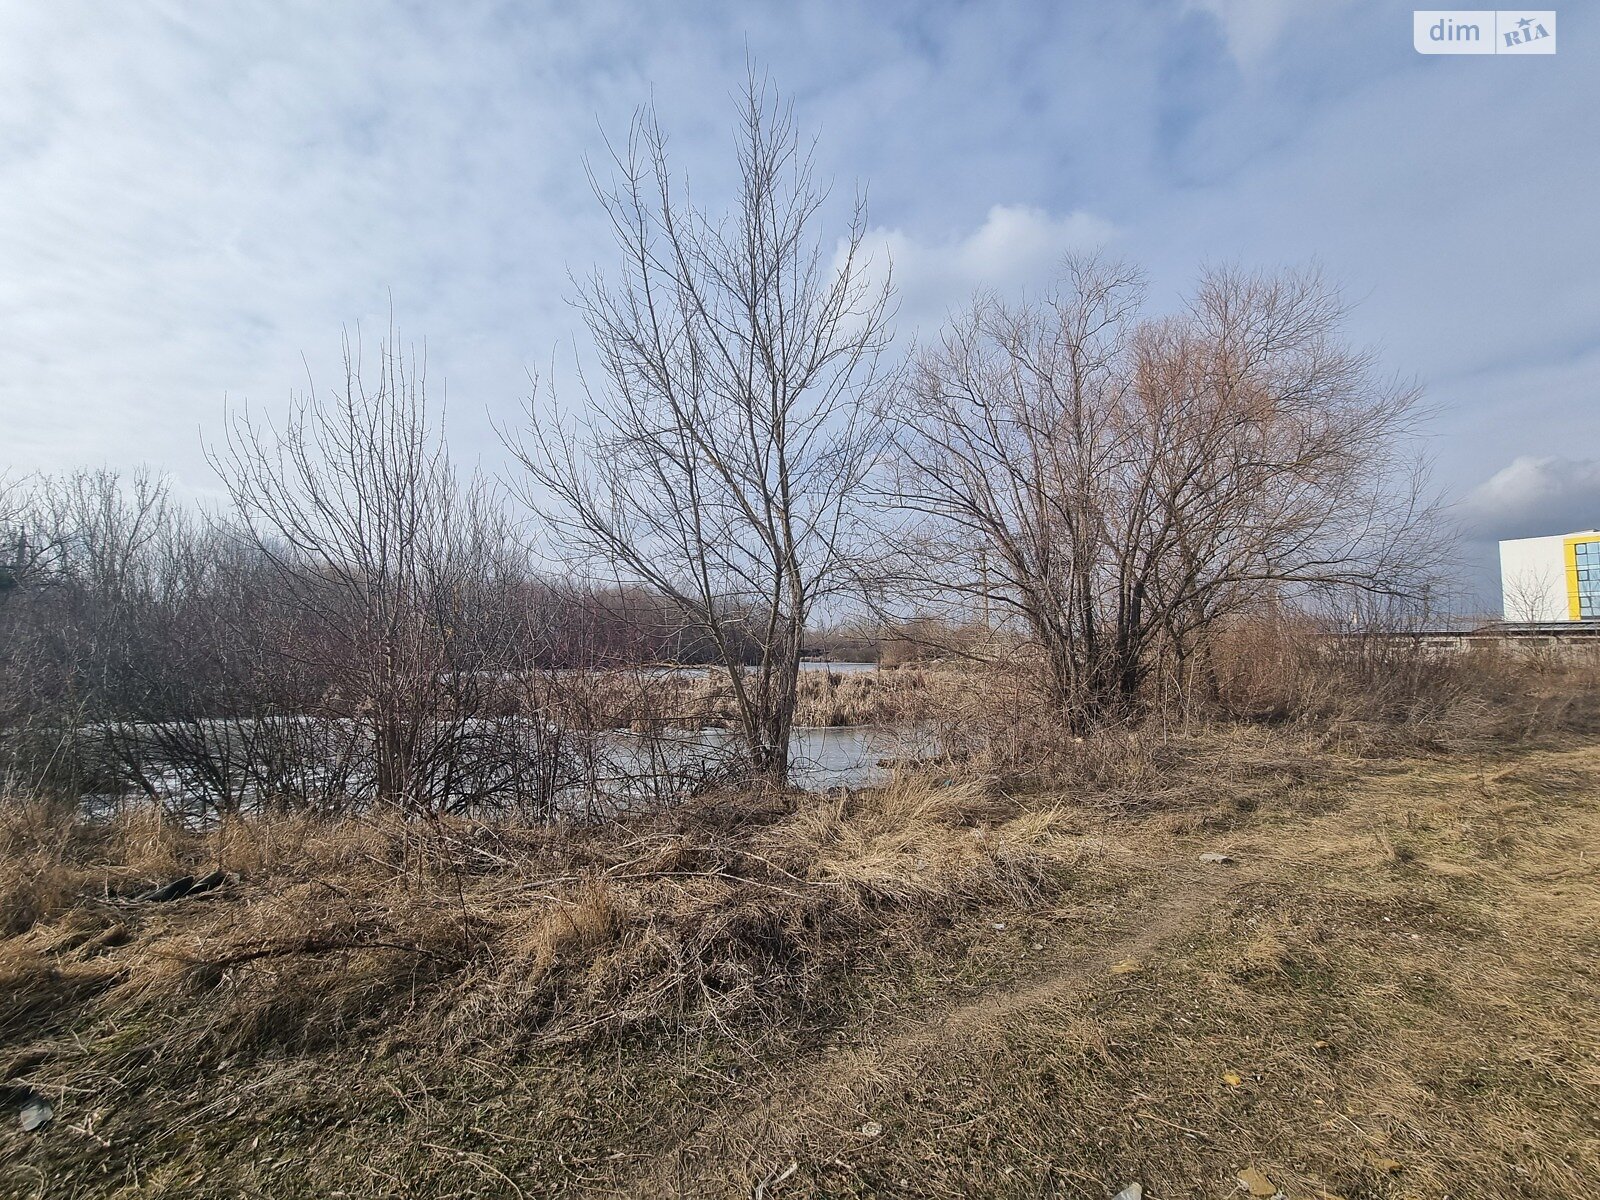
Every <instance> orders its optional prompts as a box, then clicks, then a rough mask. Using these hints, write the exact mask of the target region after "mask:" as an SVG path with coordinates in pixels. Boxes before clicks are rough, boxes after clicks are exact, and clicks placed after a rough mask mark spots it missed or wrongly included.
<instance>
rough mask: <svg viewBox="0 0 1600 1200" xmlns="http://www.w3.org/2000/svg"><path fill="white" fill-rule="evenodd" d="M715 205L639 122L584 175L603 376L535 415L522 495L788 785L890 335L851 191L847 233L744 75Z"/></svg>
mask: <svg viewBox="0 0 1600 1200" xmlns="http://www.w3.org/2000/svg"><path fill="white" fill-rule="evenodd" d="M738 117H739V125H738V168H739V189H738V196H737V199H736V201H735V203H734V205H733V208H732V211H731V212H730V213H728V214H727V215H726V216H713V215H711V214H709V213H708V212H706V211H705V210H704V209H701V208H699V207H697V206H696V205H695V204H694V203H693V202H692V201H691V200H690V199H689V198H688V196H687V194H686V192H685V191H684V190H683V189H682V188H680V185H679V183H678V181H677V180H676V179H675V178H674V176H673V175H672V173H671V171H670V169H669V165H668V158H667V139H666V135H665V134H664V133H663V131H662V129H661V127H660V125H659V124H658V122H657V119H656V115H655V113H654V111H653V110H649V109H646V110H644V111H642V112H641V113H640V114H639V115H638V116H636V118H635V120H634V122H633V125H632V127H631V129H630V131H629V136H628V140H627V145H626V147H625V148H623V149H622V150H620V151H614V152H613V155H612V158H613V163H614V167H615V174H614V177H613V178H612V180H611V181H609V182H601V181H600V180H599V179H597V178H596V177H595V176H594V174H593V173H592V172H591V183H592V184H593V186H594V190H595V194H596V196H597V198H598V199H599V201H600V203H601V205H602V207H603V208H604V210H605V212H606V215H607V216H608V218H609V219H610V223H611V227H612V231H613V233H614V235H615V238H616V243H617V246H618V249H619V250H620V251H621V262H620V268H619V270H618V272H617V274H616V275H615V276H607V275H605V274H603V273H599V272H597V273H596V274H595V275H593V276H592V277H591V278H590V279H589V280H588V282H587V284H586V285H585V286H583V288H582V289H581V292H580V295H579V297H578V300H577V306H578V308H579V311H580V312H581V313H582V315H583V318H584V321H585V323H586V324H587V326H588V329H589V332H590V335H591V336H592V338H593V342H594V348H595V354H596V357H597V359H598V362H599V366H600V373H601V377H602V380H603V381H602V382H596V381H593V380H591V379H589V378H587V377H585V378H583V383H582V391H583V396H584V399H585V400H586V402H587V403H586V406H585V411H584V412H583V413H582V414H581V415H579V416H577V417H576V418H575V419H563V418H562V417H561V416H560V415H559V413H558V412H557V411H556V410H555V409H554V408H553V407H550V406H546V407H544V408H543V409H538V408H531V410H530V417H531V422H530V424H531V428H530V430H529V432H528V433H527V435H526V436H524V437H522V438H520V439H518V440H517V441H515V442H514V443H513V446H512V448H513V450H514V451H515V453H516V454H517V457H518V458H519V459H520V460H521V463H522V465H523V467H524V468H525V469H526V475H525V479H524V484H525V486H524V487H523V489H522V490H523V492H524V495H525V497H526V498H527V500H528V502H529V503H530V504H531V505H532V506H533V507H534V508H535V509H536V510H537V511H539V512H540V513H541V514H543V515H544V516H545V517H546V518H547V519H548V521H549V522H550V523H552V524H553V525H554V526H555V528H556V529H557V530H558V531H559V532H560V534H561V535H562V537H563V541H564V545H565V548H566V551H567V552H568V553H569V554H570V555H571V556H572V558H573V559H575V560H577V561H579V562H581V563H583V564H585V565H586V566H587V567H588V568H589V569H590V570H591V571H592V572H593V573H594V574H595V575H596V576H600V577H607V578H610V579H612V580H614V581H616V582H620V583H623V584H632V585H637V586H643V587H645V588H647V589H649V590H651V591H653V592H656V593H658V594H659V595H660V596H661V597H663V598H665V599H666V600H667V601H669V602H670V603H671V604H672V605H673V607H674V608H675V609H676V610H677V612H678V613H679V614H680V616H681V618H682V620H683V621H684V622H685V624H686V625H687V626H689V627H692V629H693V630H694V631H695V632H696V633H701V634H703V636H705V637H706V638H707V639H709V641H710V642H711V644H712V645H713V646H714V647H715V648H716V653H717V656H718V658H719V659H720V661H721V663H722V665H723V666H725V667H726V668H727V669H728V671H729V673H730V675H731V678H732V686H733V692H734V697H735V702H736V705H737V709H738V712H739V719H740V726H741V731H742V734H743V738H744V743H745V746H746V748H747V750H748V754H749V760H750V762H749V765H750V767H751V768H752V770H753V771H754V772H755V773H758V774H761V775H765V776H767V777H770V778H774V779H782V778H784V777H785V776H786V774H787V771H788V765H789V738H790V729H791V726H792V724H793V720H794V708H795V694H796V681H797V676H798V671H799V662H800V652H801V638H802V635H803V633H804V630H805V625H806V619H807V617H808V615H809V614H810V613H811V612H812V611H813V610H814V609H815V607H816V606H817V604H818V603H819V602H822V601H823V600H824V599H825V598H826V597H827V596H829V595H830V594H831V593H832V592H833V591H834V590H835V589H836V588H838V587H839V586H840V585H841V583H842V582H843V580H844V578H845V575H846V573H847V572H846V569H847V567H848V566H849V565H850V563H851V562H852V560H853V558H854V557H855V555H856V553H857V550H858V548H859V534H860V530H861V518H862V514H863V508H862V499H863V497H862V485H863V481H864V480H865V479H866V477H867V474H868V472H869V471H870V469H871V468H872V466H873V464H874V460H875V458H876V457H877V455H878V452H879V450H880V447H881V444H882V433H881V425H880V423H879V422H877V421H875V420H874V419H873V417H872V413H873V405H874V402H875V400H876V398H877V396H878V393H879V390H880V387H881V383H882V372H881V371H880V366H879V359H880V354H881V351H882V350H883V348H884V346H885V345H886V343H887V340H888V336H889V334H888V328H887V322H888V317H889V307H890V297H891V291H890V285H889V282H888V275H887V272H886V271H885V272H880V273H876V274H875V273H873V272H872V271H870V270H869V269H868V263H867V262H866V261H865V256H864V252H863V247H864V242H865V239H866V232H867V219H866V210H865V207H864V204H863V202H862V201H861V199H860V198H859V197H858V199H857V201H856V203H855V205H854V208H853V211H852V212H851V214H850V216H849V219H848V222H847V223H846V225H845V226H844V229H843V231H842V235H841V236H840V237H839V239H838V240H837V241H835V240H832V239H827V240H824V237H823V235H822V232H821V230H820V228H819V225H820V222H821V218H822V215H823V210H824V206H825V201H826V196H827V193H826V190H825V189H824V188H822V187H820V186H819V185H818V184H817V183H815V182H814V180H813V167H812V156H811V150H810V147H809V146H807V145H805V144H803V143H802V141H801V138H800V135H799V132H798V130H797V128H796V124H795V120H794V116H793V112H792V108H791V106H790V105H789V104H787V103H785V102H783V101H781V100H779V99H778V98H776V97H775V96H774V95H773V94H772V92H771V90H770V89H769V87H768V85H767V84H766V83H765V81H763V80H761V79H759V78H757V77H756V76H755V75H754V73H752V74H751V75H750V77H749V79H748V81H747V85H746V87H745V89H744V91H743V93H742V95H741V96H740V97H739V102H738Z"/></svg>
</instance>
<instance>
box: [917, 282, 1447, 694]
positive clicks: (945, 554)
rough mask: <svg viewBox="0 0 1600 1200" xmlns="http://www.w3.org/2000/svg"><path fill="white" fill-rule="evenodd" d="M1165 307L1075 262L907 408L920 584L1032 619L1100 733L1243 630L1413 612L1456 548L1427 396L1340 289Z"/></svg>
mask: <svg viewBox="0 0 1600 1200" xmlns="http://www.w3.org/2000/svg"><path fill="white" fill-rule="evenodd" d="M1144 296H1145V287H1144V283H1143V280H1142V277H1141V276H1140V274H1139V273H1138V272H1137V271H1135V270H1132V269H1130V268H1128V267H1125V266H1122V265H1118V264H1115V263H1109V262H1106V261H1104V260H1102V259H1099V258H1098V257H1088V258H1081V259H1075V260H1071V261H1069V262H1068V264H1067V267H1066V278H1065V282H1064V284H1063V286H1062V288H1061V289H1060V290H1059V291H1057V292H1054V293H1052V294H1050V295H1048V296H1047V297H1046V298H1045V299H1044V300H1043V301H1042V302H1039V303H1037V304H1033V305H1025V306H1020V307H1012V306H1008V305H1006V304H1004V303H1002V302H1000V301H999V300H997V299H995V298H993V297H984V298H980V299H979V300H978V301H977V302H976V303H975V304H974V306H973V308H972V309H971V311H970V312H968V313H967V314H966V315H965V316H964V317H962V318H960V319H959V320H957V321H956V322H954V323H953V324H952V325H951V326H950V327H949V328H947V329H946V330H945V331H944V334H943V337H942V339H941V340H940V342H939V343H938V344H937V345H935V346H933V347H932V348H930V349H928V350H927V351H925V352H924V353H923V354H921V355H920V357H919V358H918V360H917V363H916V365H915V370H914V371H913V373H912V374H911V376H910V378H909V379H908V382H907V385H906V386H905V387H904V388H903V389H901V391H900V393H899V403H898V416H899V422H898V425H897V428H898V430H899V433H898V435H897V436H898V437H899V447H898V449H899V453H898V455H897V457H896V463H897V476H896V485H895V488H894V491H893V496H892V502H893V504H895V505H896V506H897V507H898V508H899V509H900V510H901V511H902V512H904V513H906V514H908V521H909V523H908V535H909V537H910V545H911V546H912V547H913V549H914V553H913V555H912V556H911V557H910V558H908V561H907V562H906V563H905V564H903V569H902V571H901V573H900V578H901V579H902V580H911V581H913V582H917V583H920V584H921V592H922V598H923V599H924V600H926V599H927V598H928V597H930V596H938V595H942V596H944V597H946V598H949V599H953V600H955V601H957V602H960V603H965V604H968V605H969V606H970V604H971V603H972V601H974V600H979V601H981V602H982V603H983V604H985V605H987V604H991V603H993V604H996V605H999V606H1000V607H1001V608H1002V610H1003V611H1005V612H1007V613H1009V614H1010V617H1011V619H1012V621H1013V623H1014V626H1015V627H1016V628H1018V629H1019V630H1020V631H1022V632H1024V633H1025V634H1026V635H1027V637H1028V638H1029V639H1030V640H1031V641H1032V642H1033V643H1034V644H1035V645H1036V646H1037V647H1038V649H1039V650H1040V651H1041V652H1042V656H1043V660H1044V663H1045V666H1046V678H1047V686H1048V689H1049V692H1050V694H1051V696H1052V698H1053V699H1054V700H1055V701H1056V702H1057V703H1059V704H1060V705H1061V706H1062V708H1063V710H1064V712H1065V713H1066V714H1067V715H1068V718H1069V720H1071V721H1073V722H1074V723H1076V724H1079V725H1082V724H1084V723H1087V722H1091V721H1093V720H1095V719H1097V718H1098V717H1100V716H1102V715H1106V714H1112V713H1117V712H1126V711H1128V710H1130V709H1132V708H1133V707H1135V706H1136V705H1137V704H1138V702H1139V696H1140V691H1141V688H1142V686H1143V685H1144V683H1145V681H1146V679H1147V676H1148V675H1149V672H1150V671H1151V670H1152V669H1153V667H1154V666H1155V665H1156V664H1157V663H1158V662H1160V661H1163V660H1166V661H1170V662H1172V663H1174V664H1176V665H1177V666H1179V667H1180V668H1182V667H1183V665H1184V664H1185V663H1186V662H1187V661H1188V660H1189V659H1190V658H1191V657H1192V656H1193V655H1194V654H1195V652H1196V651H1197V650H1198V649H1201V648H1203V646H1204V642H1205V638H1206V636H1207V635H1208V634H1209V632H1210V631H1212V630H1213V629H1214V628H1216V626H1217V624H1218V622H1220V621H1222V620H1224V619H1226V618H1228V617H1229V616H1232V615H1235V614H1239V613H1241V612H1244V611H1248V610H1250V609H1251V608H1252V607H1259V606H1263V605H1270V604H1275V603H1284V602H1291V601H1293V600H1294V599H1295V598H1296V597H1303V596H1305V595H1306V594H1307V593H1309V592H1313V591H1319V590H1320V591H1326V590H1328V589H1335V588H1346V589H1354V590H1355V591H1357V592H1364V593H1372V594H1382V595H1387V596H1399V595H1406V594H1409V593H1411V592H1412V591H1413V590H1414V589H1415V588H1416V587H1417V585H1418V583H1419V581H1420V580H1422V579H1423V578H1425V577H1426V575H1427V573H1428V571H1429V570H1430V569H1431V568H1432V567H1434V566H1435V565H1436V564H1437V561H1438V555H1439V552H1440V549H1441V548H1440V546H1439V545H1438V543H1437V542H1436V541H1432V540H1430V538H1429V537H1427V536H1422V535H1423V534H1424V533H1425V532H1426V531H1427V530H1429V528H1430V518H1431V515H1432V512H1431V509H1430V507H1429V506H1428V504H1426V503H1425V502H1424V500H1423V498H1422V491H1421V486H1422V475H1421V474H1420V469H1419V468H1418V467H1417V464H1416V459H1415V456H1414V446H1413V442H1412V438H1411V434H1412V433H1413V431H1414V427H1415V422H1416V418H1417V416H1418V407H1417V406H1418V393H1417V392H1416V390H1415V389H1414V388H1412V387H1409V386H1405V385H1402V384H1396V383H1390V382H1386V381H1383V380H1381V379H1379V378H1377V377H1376V375H1375V370H1374V365H1375V364H1374V362H1373V360H1372V359H1371V357H1370V356H1369V355H1367V354H1364V353H1361V352H1358V351H1355V350H1352V349H1350V348H1349V347H1348V346H1346V345H1345V344H1344V343H1343V342H1342V341H1341V340H1340V338H1339V336H1338V334H1339V328H1340V326H1341V323H1342V320H1343V317H1344V312H1345V310H1344V307H1343V305H1342V303H1341V302H1340V299H1339V297H1338V294H1337V292H1336V291H1334V290H1333V289H1332V288H1330V287H1329V286H1328V285H1327V284H1326V283H1325V282H1324V281H1323V280H1322V279H1321V278H1320V277H1319V276H1318V275H1317V274H1315V273H1299V274H1296V273H1282V274H1277V275H1249V274H1243V273H1239V272H1235V271H1228V270H1218V271H1211V272H1208V273H1207V274H1206V275H1205V276H1204V277H1203V278H1202V280H1201V283H1200V286H1199V288H1198V289H1197V291H1196V293H1195V295H1194V297H1193V298H1192V299H1191V301H1190V302H1189V304H1188V305H1187V307H1186V308H1185V310H1184V311H1182V312H1181V313H1179V314H1178V315H1176V316H1172V317H1168V318H1165V319H1150V318H1146V317H1144V316H1143V315H1142V306H1143V302H1144Z"/></svg>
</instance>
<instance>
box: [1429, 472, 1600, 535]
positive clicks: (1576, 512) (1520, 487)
mask: <svg viewBox="0 0 1600 1200" xmlns="http://www.w3.org/2000/svg"><path fill="white" fill-rule="evenodd" d="M1461 513H1462V516H1463V517H1464V518H1465V519H1466V521H1467V522H1468V523H1469V529H1470V531H1471V532H1472V533H1473V534H1474V535H1475V536H1477V537H1479V538H1481V539H1484V540H1499V539H1503V538H1518V537H1540V536H1544V535H1547V534H1557V533H1570V532H1572V531H1574V530H1580V529H1594V528H1596V527H1600V459H1593V458H1564V457H1561V456H1559V455H1550V456H1547V457H1544V458H1533V457H1522V458H1517V459H1513V460H1512V461H1511V462H1510V463H1509V464H1507V465H1506V466H1504V467H1502V468H1501V469H1500V470H1498V471H1496V472H1495V473H1494V474H1493V475H1491V476H1490V477H1489V478H1488V479H1486V480H1484V481H1483V482H1482V483H1481V484H1479V485H1478V486H1477V487H1476V488H1474V489H1473V490H1472V492H1471V493H1470V494H1469V495H1468V496H1467V498H1466V499H1465V500H1464V501H1462V503H1461Z"/></svg>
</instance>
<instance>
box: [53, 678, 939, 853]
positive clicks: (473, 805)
mask: <svg viewBox="0 0 1600 1200" xmlns="http://www.w3.org/2000/svg"><path fill="white" fill-rule="evenodd" d="M835 665H837V664H835ZM84 732H85V733H86V734H89V735H91V736H93V735H94V734H96V733H98V734H99V735H100V736H104V735H105V732H106V731H104V730H88V729H86V730H85V731H84ZM177 733H182V734H184V735H185V738H184V739H179V738H177V737H176V736H175V734H177ZM454 733H455V736H457V737H458V738H461V739H462V743H461V746H462V748H463V752H465V751H467V750H470V747H471V745H472V744H473V738H474V737H479V736H482V737H488V738H490V739H491V740H493V739H504V740H503V741H499V742H495V743H494V744H495V745H496V746H498V748H499V751H500V755H499V756H496V755H490V756H488V757H486V758H485V759H484V763H485V764H486V765H485V766H484V767H483V769H480V770H478V771H477V772H476V773H470V774H469V770H470V767H471V766H472V764H471V763H470V762H469V763H467V764H466V765H465V768H464V769H463V770H462V771H461V772H460V773H459V774H458V775H456V776H452V778H454V779H457V782H456V783H446V784H445V785H444V787H443V790H442V791H439V792H437V793H435V795H434V798H433V800H431V801H430V803H435V804H439V805H440V806H441V807H442V809H443V810H445V811H457V812H485V813H487V812H493V811H521V812H523V813H528V812H529V811H530V807H529V804H528V801H529V800H530V798H531V799H532V800H533V807H534V808H539V809H542V810H543V811H544V812H545V813H547V814H548V815H550V816H554V815H557V814H560V813H566V814H569V815H576V814H588V815H603V814H604V813H607V812H618V811H622V810H626V809H633V808H637V807H640V806H644V807H655V806H657V805H660V804H663V803H670V802H671V801H672V800H673V799H675V798H678V797H681V796H683V795H687V794H691V793H693V792H697V791H701V790H704V789H705V788H707V787H714V786H717V783H718V781H719V780H727V779H730V778H732V777H734V775H735V774H736V772H737V767H738V763H739V762H741V761H742V759H743V755H742V747H741V745H740V743H739V735H738V734H737V732H735V731H733V730H729V729H717V728H710V729H700V730H657V731H652V732H650V733H630V732H624V731H621V730H613V731H606V732H600V733H594V734H587V735H578V736H577V737H576V738H571V739H569V737H568V734H567V733H565V732H564V731H562V730H561V729H560V728H559V727H557V726H554V725H547V724H543V723H540V722H534V721H528V720H526V719H522V718H515V719H509V720H505V721H492V722H490V721H473V722H467V723H466V724H465V725H463V726H460V727H457V728H455V730H454ZM266 734H270V735H271V738H272V739H274V740H273V742H272V744H273V745H274V746H278V747H279V748H280V749H282V748H287V749H288V750H289V751H290V752H288V753H282V754H279V755H276V756H274V757H273V758H272V759H271V763H270V765H271V767H272V768H273V773H272V774H271V775H264V774H263V773H262V772H261V769H260V764H261V762H262V758H261V756H260V754H259V753H258V752H256V751H258V750H259V747H258V746H257V745H256V743H259V742H261V741H262V740H263V738H264V736H265V735H266ZM117 735H118V743H119V746H120V748H121V751H122V754H121V755H120V757H121V759H122V762H123V763H124V769H125V770H127V771H130V772H131V775H128V774H125V775H124V778H125V779H127V780H128V790H127V791H126V792H125V793H122V794H116V793H108V794H100V795H90V796H85V797H83V804H84V809H85V811H86V812H87V813H89V814H90V815H93V816H105V815H110V814H111V813H113V812H115V811H116V810H117V809H119V808H120V807H121V806H122V805H123V804H124V803H126V802H127V801H129V800H135V799H138V798H139V797H141V796H142V797H148V798H150V799H155V800H157V801H159V802H160V803H161V804H162V805H163V806H164V807H165V808H167V809H168V811H169V812H171V813H172V814H173V815H174V816H176V817H179V818H180V819H183V820H186V821H190V822H194V823H198V824H205V823H207V822H208V821H210V820H211V819H214V817H215V816H216V815H217V813H218V812H219V811H225V810H234V811H251V810H253V809H255V808H256V807H257V806H258V805H260V804H263V803H267V802H269V801H268V798H269V797H270V798H272V799H271V801H270V802H272V803H275V804H282V803H285V802H286V801H288V802H289V803H288V807H289V808H290V809H299V810H306V811H328V812H332V811H348V810H352V809H354V810H359V809H360V808H362V807H364V806H365V804H366V803H368V802H370V800H371V799H372V797H373V796H374V794H375V791H374V780H373V779H372V778H371V775H372V755H371V743H370V740H369V739H370V736H371V734H370V729H369V728H368V727H366V726H365V725H363V724H362V723H361V722H357V721H352V720H350V719H348V718H345V719H339V720H334V721H313V720H310V719H308V718H275V719H269V720H267V721H263V722H248V721H233V720H208V721H204V722H200V723H196V724H193V725H189V726H182V727H180V726H165V725H141V726H123V727H120V728H119V729H118V731H117ZM285 739H289V740H288V741H287V742H286V741H285ZM569 743H570V744H569ZM175 746H178V747H180V749H181V752H180V753H179V754H178V756H177V757H174V756H172V753H171V752H172V750H173V748H174V747H175ZM252 747H255V750H254V751H253V749H252ZM585 747H586V749H585ZM508 748H509V750H510V754H509V755H506V753H505V752H506V751H507V749H508ZM938 750H939V746H938V740H937V739H936V738H935V737H934V735H933V733H932V732H931V731H930V730H927V729H924V728H919V727H915V726H903V727H881V726H875V727H860V726H856V727H841V728H830V727H823V726H807V727H802V728H798V729H796V730H794V731H793V734H792V741H791V749H790V782H791V783H792V784H793V785H794V786H796V787H798V788H803V789H806V790H810V791H825V790H827V789H829V788H836V787H849V788H859V787H872V786H877V785H879V784H882V783H885V782H887V781H888V779H889V778H890V777H891V776H892V774H893V772H894V768H895V765H896V764H897V763H902V762H907V761H914V760H918V759H924V758H928V757H931V756H934V755H936V754H937V753H938ZM469 757H470V756H469ZM521 758H527V759H528V760H529V761H532V762H535V763H540V764H542V769H541V771H540V774H539V778H537V779H529V778H526V777H523V776H520V775H514V774H513V772H512V769H510V768H508V767H507V766H506V764H507V763H508V762H515V761H517V760H519V759H521ZM197 764H199V766H198V767H197ZM201 768H203V769H201ZM135 780H136V781H137V784H138V786H137V787H134V786H132V785H133V783H134V781H135ZM530 788H531V789H532V790H531V791H530V790H529V789H530Z"/></svg>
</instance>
